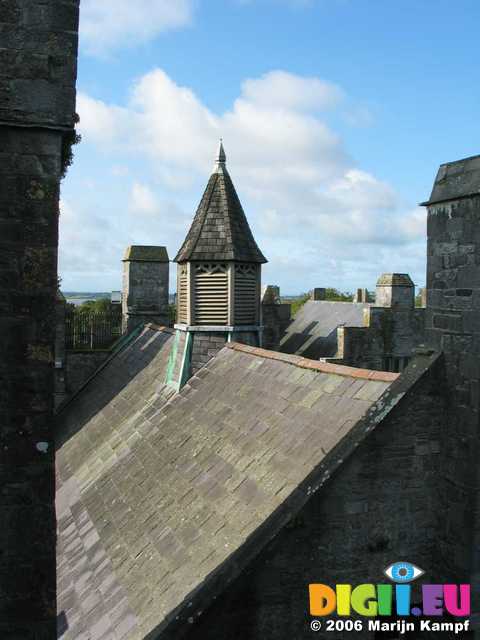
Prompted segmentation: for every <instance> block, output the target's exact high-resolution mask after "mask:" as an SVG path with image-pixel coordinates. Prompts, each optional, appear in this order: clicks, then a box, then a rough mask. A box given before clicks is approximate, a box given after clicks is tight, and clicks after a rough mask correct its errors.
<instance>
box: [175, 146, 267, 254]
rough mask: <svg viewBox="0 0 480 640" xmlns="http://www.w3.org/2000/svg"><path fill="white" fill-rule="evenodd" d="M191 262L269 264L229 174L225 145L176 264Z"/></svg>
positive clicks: (220, 149) (220, 150)
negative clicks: (257, 241) (235, 261)
mask: <svg viewBox="0 0 480 640" xmlns="http://www.w3.org/2000/svg"><path fill="white" fill-rule="evenodd" d="M187 260H239V261H244V262H257V263H264V262H267V260H266V258H265V256H264V255H263V254H262V252H261V251H260V249H259V248H258V246H257V243H256V242H255V240H254V238H253V234H252V232H251V230H250V227H249V225H248V222H247V218H246V216H245V213H244V212H243V208H242V205H241V203H240V200H239V198H238V195H237V192H236V191H235V187H234V186H233V182H232V179H231V178H230V175H229V173H228V171H227V168H226V158H225V151H224V149H223V145H222V143H220V148H219V152H218V156H217V161H216V165H215V168H214V171H213V173H212V175H211V176H210V179H209V181H208V184H207V188H206V189H205V192H204V194H203V196H202V199H201V201H200V204H199V206H198V209H197V212H196V214H195V217H194V219H193V222H192V226H191V227H190V230H189V232H188V234H187V237H186V238H185V240H184V242H183V244H182V246H181V248H180V251H179V252H178V254H177V256H176V258H175V262H185V261H187Z"/></svg>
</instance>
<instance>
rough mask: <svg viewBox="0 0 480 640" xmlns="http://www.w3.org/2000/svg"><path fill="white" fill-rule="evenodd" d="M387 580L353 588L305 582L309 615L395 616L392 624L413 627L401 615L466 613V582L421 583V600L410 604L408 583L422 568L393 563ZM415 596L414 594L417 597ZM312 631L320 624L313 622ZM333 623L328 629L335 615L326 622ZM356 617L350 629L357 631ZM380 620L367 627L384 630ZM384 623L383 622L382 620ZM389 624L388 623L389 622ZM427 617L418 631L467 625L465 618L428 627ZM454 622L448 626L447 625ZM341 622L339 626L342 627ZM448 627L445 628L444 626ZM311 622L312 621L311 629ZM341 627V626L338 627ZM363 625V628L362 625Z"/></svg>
mask: <svg viewBox="0 0 480 640" xmlns="http://www.w3.org/2000/svg"><path fill="white" fill-rule="evenodd" d="M384 574H385V576H386V577H387V578H388V579H389V581H390V582H389V583H385V584H371V583H366V584H360V585H357V586H355V587H353V586H352V585H351V584H337V585H335V587H331V586H329V585H326V584H310V585H309V601H310V615H312V616H315V617H317V618H318V617H323V618H324V617H326V616H330V615H336V616H344V617H349V616H354V617H355V618H358V617H359V616H361V617H366V618H370V619H371V618H379V617H381V616H389V617H392V616H399V617H401V618H402V620H401V621H397V622H396V623H395V624H397V625H399V624H401V625H403V627H402V629H403V632H405V626H406V625H407V626H408V629H407V630H414V628H415V624H414V623H412V622H407V621H405V620H404V618H405V617H410V619H412V618H411V616H413V617H420V616H422V617H423V618H436V619H437V620H438V618H439V617H441V616H445V615H449V616H450V617H451V616H453V617H455V618H465V617H467V616H469V615H470V585H469V584H443V583H442V584H422V585H421V588H420V592H421V602H418V599H417V601H416V602H415V603H414V604H412V584H411V583H412V582H413V581H414V580H417V579H418V578H420V577H421V576H423V575H424V574H425V571H423V569H421V568H420V567H417V566H416V565H414V564H413V563H411V562H405V561H401V562H394V563H392V564H390V565H389V566H388V567H386V568H385V570H384ZM417 598H418V597H417ZM316 623H317V624H316V625H315V627H316V628H315V630H318V629H320V627H321V626H322V625H321V623H320V622H318V621H316ZM327 623H331V624H332V625H334V628H333V627H332V628H331V629H329V624H326V627H327V629H326V630H327V631H328V630H337V631H338V630H339V629H340V627H339V626H338V618H337V619H336V622H334V621H333V620H330V621H327ZM359 624H361V623H359V622H358V620H357V622H356V625H355V627H352V630H354V629H356V630H359V629H360V626H358V625H359ZM380 624H382V623H380V622H378V621H375V622H373V621H372V624H370V625H369V627H368V628H369V630H381V631H383V630H387V629H385V628H384V627H383V626H379V625H380ZM385 624H386V623H385ZM389 624H390V623H389ZM430 624H431V621H429V620H422V621H421V625H420V626H421V627H422V628H421V629H420V630H424V631H427V630H434V631H435V630H437V631H444V630H453V631H455V632H456V633H458V632H459V631H460V628H459V626H461V627H462V630H463V631H464V630H466V629H467V628H468V621H464V622H460V623H458V622H457V623H453V622H442V623H441V625H440V624H438V623H435V625H436V626H434V627H433V628H432V627H431V626H428V625H430ZM455 624H456V625H457V627H455V626H451V625H455ZM342 625H343V623H341V625H340V626H342ZM447 627H448V629H447ZM313 628H314V625H313V624H312V629H313ZM343 628H345V627H344V626H342V629H343ZM362 628H363V627H362ZM457 628H458V631H457Z"/></svg>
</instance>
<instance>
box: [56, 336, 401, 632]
mask: <svg viewBox="0 0 480 640" xmlns="http://www.w3.org/2000/svg"><path fill="white" fill-rule="evenodd" d="M156 334H158V335H156ZM170 340H171V335H170V334H165V333H163V332H161V331H159V332H155V330H154V329H153V328H152V327H150V328H149V329H146V330H145V331H144V333H143V334H142V335H141V336H140V337H139V338H138V340H137V341H136V342H135V343H134V344H132V345H130V346H129V347H128V348H127V349H126V350H125V353H123V357H122V358H120V357H119V359H118V361H117V362H116V363H114V361H112V362H111V363H110V364H109V366H107V367H106V368H105V369H104V370H103V371H102V372H100V374H99V379H98V380H97V381H96V384H91V385H89V387H87V388H86V389H85V390H84V392H83V393H82V394H80V397H79V398H77V400H76V402H74V403H72V405H71V406H70V407H68V410H66V411H65V415H63V417H62V421H61V423H60V425H59V447H58V452H57V465H58V486H59V492H58V517H59V568H58V574H59V612H62V611H64V612H65V616H66V622H67V625H68V629H67V630H66V631H65V633H64V634H63V635H62V638H64V639H65V640H67V639H73V638H75V639H78V638H81V637H83V636H82V635H81V634H82V633H85V634H89V635H85V637H89V638H90V640H96V639H100V638H103V636H104V635H107V634H109V635H108V637H109V638H111V639H113V640H115V639H118V638H128V639H129V640H136V639H137V638H138V639H140V638H145V637H151V638H154V637H157V636H158V637H175V636H174V635H173V636H169V633H170V630H171V627H172V625H173V626H175V625H177V624H183V623H185V622H186V619H187V618H188V617H191V616H195V615H197V613H198V610H197V608H195V607H197V606H200V604H201V603H202V602H203V603H205V601H208V599H209V598H211V597H212V594H213V593H214V592H215V590H218V589H220V588H221V584H222V581H224V580H227V579H229V577H230V578H231V576H232V575H233V574H234V573H235V571H238V570H239V567H240V566H241V565H242V563H244V562H246V561H248V558H250V557H251V555H252V554H253V553H256V552H257V551H258V549H259V548H260V546H261V544H264V543H265V542H266V539H267V538H268V537H271V536H272V535H275V531H276V530H278V527H280V526H282V520H281V519H280V520H279V519H278V518H276V517H275V518H274V514H276V513H277V512H279V510H281V509H282V508H283V505H284V504H286V503H287V502H288V501H289V500H290V501H291V500H292V499H293V498H292V496H296V495H297V493H298V492H299V491H300V490H299V487H300V486H302V487H303V484H304V483H305V482H307V481H308V479H309V478H310V476H311V474H312V473H313V472H314V470H315V469H318V468H319V465H321V464H322V461H323V460H324V459H326V458H327V457H328V455H329V452H331V451H332V450H334V449H336V447H337V446H338V445H339V443H340V442H341V441H343V439H344V437H345V436H347V434H350V433H351V432H352V428H353V427H354V425H355V424H356V423H357V422H358V421H359V420H360V419H361V418H362V417H364V416H365V415H366V414H367V413H370V412H372V411H374V412H375V411H377V412H380V414H381V415H382V416H383V415H385V413H386V412H387V409H386V408H385V405H384V404H382V403H378V402H377V401H378V400H379V398H380V397H381V396H382V395H383V394H384V392H386V390H387V389H388V388H389V386H390V384H391V383H392V380H396V379H397V376H395V375H392V374H390V377H389V378H388V379H387V378H385V379H380V378H378V376H377V378H376V379H375V377H373V376H370V375H369V374H370V373H372V372H361V373H360V374H359V375H357V374H356V372H355V370H352V369H349V368H348V367H339V366H334V365H332V366H333V369H332V368H330V369H329V368H328V366H327V365H322V366H323V367H324V368H323V369H322V366H320V364H321V363H312V364H311V366H309V364H308V361H306V360H305V359H304V358H298V357H295V356H288V355H282V354H275V353H273V352H266V351H263V350H258V349H252V348H250V347H246V346H241V345H235V344H231V345H230V348H228V347H227V348H224V349H223V350H222V351H221V352H220V353H219V354H218V355H217V356H216V357H215V358H214V359H212V360H211V361H210V362H209V364H208V365H207V366H206V367H204V368H203V369H201V370H200V371H199V372H198V374H197V375H196V376H195V377H193V378H192V379H191V380H190V382H189V383H188V384H187V385H186V386H185V387H184V389H183V390H182V391H181V393H180V394H178V395H176V396H174V397H173V398H172V396H171V395H170V394H171V392H170V391H169V389H168V388H167V387H165V385H164V384H163V380H164V379H165V369H166V362H167V358H168V352H169V341H170ZM139 359H140V360H143V362H142V363H141V364H139V362H138V360H139ZM325 367H327V368H326V369H325ZM377 373H378V372H377ZM367 374H368V375H367ZM400 396H401V394H397V396H396V397H395V398H393V399H392V400H391V401H390V404H388V403H387V407H388V408H390V406H393V404H395V402H396V401H397V400H398V398H399V397H400ZM246 407H248V410H246ZM327 476H328V473H327V472H325V477H327ZM318 482H320V480H318ZM312 490H313V489H312ZM307 493H308V491H307V488H306V487H305V488H302V489H301V491H300V493H298V500H304V499H307V498H306V496H307ZM295 500H297V498H295ZM283 517H287V516H286V515H284V516H283ZM274 522H275V526H274V524H273V523H274ZM283 524H284V522H283ZM276 527H277V529H276ZM260 534H261V536H263V537H265V536H266V538H265V539H263V537H262V538H261V539H260V538H258V536H259V535H260ZM253 540H256V542H255V544H253V542H252V541H253ZM189 602H193V603H194V604H193V605H192V607H189V606H188V604H189Z"/></svg>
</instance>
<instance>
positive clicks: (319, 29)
mask: <svg viewBox="0 0 480 640" xmlns="http://www.w3.org/2000/svg"><path fill="white" fill-rule="evenodd" d="M479 20H480V3H479V2H478V0H457V2H455V3H454V2H451V0H135V2H132V1H131V0H102V2H98V0H82V2H81V15H80V53H79V65H78V82H77V90H78V93H77V112H78V114H79V116H80V123H79V125H78V131H79V133H80V134H81V136H82V141H81V143H80V144H79V145H77V146H76V147H75V148H74V154H75V160H74V164H73V166H72V167H71V168H70V170H69V172H68V175H67V177H66V178H65V180H64V181H63V184H62V191H61V204H60V211H61V214H60V253H59V272H60V276H61V278H62V289H63V290H64V291H110V290H118V289H120V288H121V273H122V262H121V259H122V256H123V253H124V250H125V248H126V247H127V246H128V245H130V244H151V245H165V246H166V247H167V249H168V253H169V256H170V259H173V258H174V257H175V254H176V252H177V250H178V249H179V247H180V245H181V243H182V241H183V239H184V237H185V235H186V233H187V231H188V228H189V226H190V223H191V221H192V219H193V216H194V214H195V210H196V207H197V206H198V203H199V202H200V199H201V196H202V193H203V190H204V188H205V186H206V184H207V181H208V178H209V175H210V173H211V171H212V169H213V164H214V159H215V154H216V149H217V146H218V140H219V138H220V137H222V138H223V141H224V146H225V151H226V154H227V167H228V169H229V172H230V175H231V176H232V179H233V182H234V184H235V186H236V189H237V192H238V194H239V197H240V200H241V201H242V204H243V208H244V210H245V213H246V215H247V218H248V220H249V223H250V226H251V228H252V231H253V233H254V236H255V238H256V240H257V244H258V245H259V247H260V249H261V250H262V252H263V253H264V254H265V256H266V257H267V258H268V261H269V262H268V264H267V265H266V266H265V267H264V268H263V272H262V280H263V283H264V284H275V285H279V286H280V288H281V292H282V293H283V294H285V295H286V294H296V293H302V292H305V291H308V290H310V289H312V288H313V287H336V288H338V289H340V290H343V291H345V290H348V291H353V290H355V289H356V288H357V287H368V288H370V289H373V288H374V286H375V282H376V280H377V278H378V276H379V275H380V274H381V273H383V272H392V271H396V272H402V273H409V274H410V275H411V276H412V279H413V281H414V282H415V283H416V285H418V286H423V285H424V283H425V266H426V259H425V258H426V242H425V240H426V238H425V236H426V228H425V218H426V213H425V209H424V208H422V207H419V206H418V204H419V203H420V202H422V201H425V200H426V199H428V196H429V195H430V191H431V188H432V185H433V180H434V178H435V175H436V172H437V170H438V166H439V165H440V164H441V163H443V162H449V161H453V160H457V159H460V158H463V157H467V156H471V155H475V154H478V153H480V140H479V134H480V119H479V117H478V113H479V99H480V83H479V82H478V80H479V77H478V76H479V74H478V45H477V30H478V28H477V25H478V23H479ZM174 289H175V265H174V264H172V265H171V290H172V291H173V290H174Z"/></svg>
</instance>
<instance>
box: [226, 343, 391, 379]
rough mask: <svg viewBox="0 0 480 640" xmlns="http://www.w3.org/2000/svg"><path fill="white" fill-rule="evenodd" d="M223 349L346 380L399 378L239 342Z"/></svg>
mask: <svg viewBox="0 0 480 640" xmlns="http://www.w3.org/2000/svg"><path fill="white" fill-rule="evenodd" d="M225 347H226V348H227V349H233V350H234V351H242V352H243V353H249V354H250V355H252V356H259V357H261V358H269V359H270V360H280V361H282V362H287V363H288V364H293V365H295V366H296V367H300V368H302V369H313V370H314V371H320V372H322V373H332V374H336V375H339V376H345V377H348V378H361V379H363V380H376V381H378V382H393V381H394V380H396V379H397V378H398V377H400V374H399V373H392V372H390V371H374V370H372V369H359V368H357V367H349V366H347V365H344V364H335V363H333V362H321V361H320V360H310V359H309V358H304V357H302V356H297V355H293V354H289V353H280V352H279V351H270V350H268V349H262V348H261V347H251V346H249V345H246V344H241V343H239V342H228V343H227V344H226V345H225Z"/></svg>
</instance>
